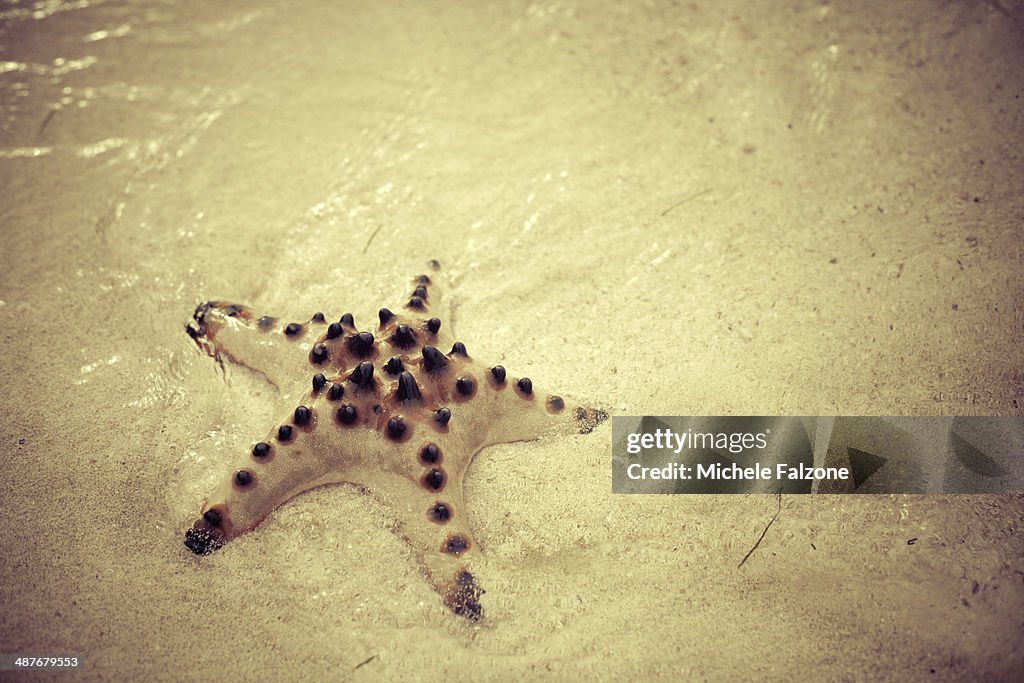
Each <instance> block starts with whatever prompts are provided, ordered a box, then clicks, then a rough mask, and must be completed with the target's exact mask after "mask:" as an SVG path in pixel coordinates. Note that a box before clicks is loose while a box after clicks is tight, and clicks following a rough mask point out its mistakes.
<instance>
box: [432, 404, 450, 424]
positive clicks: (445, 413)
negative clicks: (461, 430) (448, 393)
mask: <svg viewBox="0 0 1024 683" xmlns="http://www.w3.org/2000/svg"><path fill="white" fill-rule="evenodd" d="M451 419H452V411H451V410H449V409H448V408H438V409H437V411H436V412H435V413H434V422H436V423H437V426H438V427H446V426H447V425H448V421H449V420H451Z"/></svg>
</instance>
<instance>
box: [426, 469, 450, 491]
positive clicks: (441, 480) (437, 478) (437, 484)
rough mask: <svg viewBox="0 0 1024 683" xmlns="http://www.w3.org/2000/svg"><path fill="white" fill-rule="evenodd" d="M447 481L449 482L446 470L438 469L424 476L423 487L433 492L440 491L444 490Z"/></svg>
mask: <svg viewBox="0 0 1024 683" xmlns="http://www.w3.org/2000/svg"><path fill="white" fill-rule="evenodd" d="M446 481H448V477H447V476H446V475H445V473H444V470H440V469H437V468H436V467H435V468H434V469H432V470H430V471H429V472H427V473H426V474H424V475H423V485H424V486H426V487H427V488H428V489H430V490H431V491H440V490H441V489H443V488H444V485H445V482H446Z"/></svg>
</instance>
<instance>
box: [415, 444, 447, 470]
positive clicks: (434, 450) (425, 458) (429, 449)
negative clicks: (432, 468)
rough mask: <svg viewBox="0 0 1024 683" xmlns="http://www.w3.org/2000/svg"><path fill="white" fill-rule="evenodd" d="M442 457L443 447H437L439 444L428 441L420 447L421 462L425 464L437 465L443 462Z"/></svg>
mask: <svg viewBox="0 0 1024 683" xmlns="http://www.w3.org/2000/svg"><path fill="white" fill-rule="evenodd" d="M441 457H442V453H441V449H440V448H438V447H437V444H433V443H428V444H427V445H426V446H424V447H423V448H421V449H420V462H422V463H423V464H424V465H436V464H437V463H439V462H441Z"/></svg>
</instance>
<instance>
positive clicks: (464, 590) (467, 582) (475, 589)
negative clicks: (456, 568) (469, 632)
mask: <svg viewBox="0 0 1024 683" xmlns="http://www.w3.org/2000/svg"><path fill="white" fill-rule="evenodd" d="M484 593H485V591H484V589H483V588H481V587H480V586H478V585H477V583H476V579H474V578H473V575H472V574H470V573H469V572H467V571H466V570H465V569H463V570H462V571H460V572H459V574H458V576H457V577H456V578H455V587H454V588H452V589H449V591H448V592H447V594H446V595H445V598H444V602H445V604H446V605H448V607H449V608H450V609H451V611H453V612H455V613H456V614H458V615H459V616H460V617H465V618H466V619H469V620H470V621H480V616H481V615H482V614H483V607H481V606H480V596H481V595H483V594H484Z"/></svg>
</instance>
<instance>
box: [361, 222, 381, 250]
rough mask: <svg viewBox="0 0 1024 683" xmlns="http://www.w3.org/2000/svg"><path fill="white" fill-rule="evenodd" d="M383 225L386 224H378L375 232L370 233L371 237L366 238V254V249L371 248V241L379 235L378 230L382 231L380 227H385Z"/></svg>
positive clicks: (364, 248)
mask: <svg viewBox="0 0 1024 683" xmlns="http://www.w3.org/2000/svg"><path fill="white" fill-rule="evenodd" d="M383 227H384V224H383V223H381V224H380V225H378V226H377V229H376V230H374V231H373V232H372V233H371V234H370V239H368V240H366V246H364V247H363V253H364V254H365V253H366V250H367V249H369V248H370V242H372V241H373V238H374V237H376V236H377V233H378V232H380V229H381V228H383Z"/></svg>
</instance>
